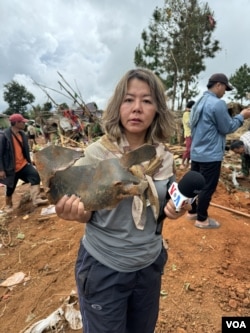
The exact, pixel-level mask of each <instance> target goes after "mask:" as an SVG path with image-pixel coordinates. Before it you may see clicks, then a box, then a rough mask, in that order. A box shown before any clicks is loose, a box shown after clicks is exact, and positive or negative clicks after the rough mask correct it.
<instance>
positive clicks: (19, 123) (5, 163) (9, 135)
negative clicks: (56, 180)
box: [0, 113, 48, 212]
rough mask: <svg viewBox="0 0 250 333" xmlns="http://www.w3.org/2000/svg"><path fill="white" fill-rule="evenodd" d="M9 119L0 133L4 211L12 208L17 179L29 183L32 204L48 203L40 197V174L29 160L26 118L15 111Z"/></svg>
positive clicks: (0, 181)
mask: <svg viewBox="0 0 250 333" xmlns="http://www.w3.org/2000/svg"><path fill="white" fill-rule="evenodd" d="M9 121H10V124H11V126H10V127H9V128H7V129H5V130H4V132H3V133H2V134H1V135H0V183H2V184H4V185H6V197H5V199H6V202H5V203H6V206H5V211H6V212H11V211H12V210H13V202H12V195H13V193H14V191H15V188H16V185H17V182H18V180H19V179H21V180H23V181H24V182H26V183H30V185H31V187H30V192H31V198H32V202H33V205H34V206H38V205H43V204H46V203H48V200H47V199H42V198H41V197H40V176H39V174H38V172H37V170H36V169H35V167H34V166H33V164H32V162H31V158H30V152H29V144H28V139H27V136H26V134H25V133H24V131H23V130H24V128H25V123H26V122H27V121H28V119H25V118H24V117H23V116H22V115H21V114H19V113H16V114H12V115H11V116H10V117H9Z"/></svg>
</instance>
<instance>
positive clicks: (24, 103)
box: [3, 80, 35, 116]
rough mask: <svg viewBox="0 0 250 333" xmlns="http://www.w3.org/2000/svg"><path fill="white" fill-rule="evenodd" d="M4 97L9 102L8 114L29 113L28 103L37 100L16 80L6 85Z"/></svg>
mask: <svg viewBox="0 0 250 333" xmlns="http://www.w3.org/2000/svg"><path fill="white" fill-rule="evenodd" d="M3 98H4V101H5V102H7V103H8V104H9V107H8V109H7V110H6V111H5V113H6V114H8V115H11V114H13V113H21V114H22V115H23V116H25V115H26V113H27V108H28V105H29V104H31V103H33V102H34V100H35V97H34V95H33V94H32V93H30V92H28V91H27V89H26V88H25V87H24V86H23V85H21V84H19V83H18V82H16V81H14V80H13V81H11V82H9V83H7V84H5V85H4V93H3Z"/></svg>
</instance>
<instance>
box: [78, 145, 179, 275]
mask: <svg viewBox="0 0 250 333" xmlns="http://www.w3.org/2000/svg"><path fill="white" fill-rule="evenodd" d="M89 148H90V147H88V148H87V149H86V150H85V156H84V158H81V159H80V160H78V161H77V162H76V164H75V165H83V164H92V163H97V161H100V160H103V159H105V155H104V154H103V149H100V143H99V142H95V143H93V144H92V145H91V148H90V149H89ZM105 176H106V175H103V177H105ZM172 181H174V176H171V177H170V178H167V179H163V180H154V184H155V188H156V190H157V193H158V198H159V204H160V211H161V210H162V209H163V207H164V206H165V204H166V201H167V199H166V197H167V193H168V191H167V190H168V187H169V186H170V184H171V183H172ZM132 201H133V198H132V197H130V198H126V199H123V200H122V201H121V202H120V203H119V204H118V206H117V207H116V208H114V209H112V210H106V209H103V210H99V211H95V212H93V214H92V217H91V219H90V221H89V222H88V223H87V224H86V227H85V234H84V236H83V238H82V242H83V245H84V247H85V248H86V250H87V251H88V253H89V254H90V255H92V256H93V257H94V258H95V259H96V260H98V261H99V262H100V263H102V264H103V265H106V266H108V267H110V268H112V269H114V270H116V271H120V272H133V271H137V270H140V269H142V268H145V267H147V266H149V265H151V264H152V263H153V262H154V261H155V260H156V259H157V257H158V256H159V254H160V251H161V248H162V236H161V235H157V234H156V233H155V231H156V226H157V224H156V220H155V217H154V214H153V212H152V209H151V207H150V206H148V207H147V212H146V216H147V217H146V223H145V226H144V229H143V230H140V229H137V228H136V226H135V222H134V220H133V216H132Z"/></svg>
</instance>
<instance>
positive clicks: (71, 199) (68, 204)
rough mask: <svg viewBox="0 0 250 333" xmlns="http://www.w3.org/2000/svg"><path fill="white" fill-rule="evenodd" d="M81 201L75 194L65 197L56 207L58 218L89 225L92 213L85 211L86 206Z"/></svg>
mask: <svg viewBox="0 0 250 333" xmlns="http://www.w3.org/2000/svg"><path fill="white" fill-rule="evenodd" d="M80 200H81V199H80V198H79V197H78V196H76V195H74V194H72V195H71V196H68V195H64V196H63V197H62V198H61V199H60V200H59V201H58V202H57V204H56V206H55V209H56V214H57V215H58V217H60V218H62V219H64V220H69V221H78V222H82V223H87V222H88V221H89V219H90V217H91V214H92V212H91V211H86V210H84V204H83V203H82V202H81V201H80Z"/></svg>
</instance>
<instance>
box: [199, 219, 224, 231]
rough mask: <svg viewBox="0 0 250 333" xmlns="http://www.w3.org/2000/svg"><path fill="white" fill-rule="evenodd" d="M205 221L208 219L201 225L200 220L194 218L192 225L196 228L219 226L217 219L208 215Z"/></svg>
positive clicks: (215, 227) (214, 227) (216, 227)
mask: <svg viewBox="0 0 250 333" xmlns="http://www.w3.org/2000/svg"><path fill="white" fill-rule="evenodd" d="M206 221H208V224H203V225H202V224H201V223H202V222H200V221H197V220H196V222H195V225H194V226H195V227H196V228H200V229H218V228H219V227H220V223H219V222H217V221H216V220H214V219H211V218H210V217H208V218H207V220H206ZM206 221H204V222H206ZM199 222H200V223H199ZM198 223H199V224H198Z"/></svg>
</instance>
